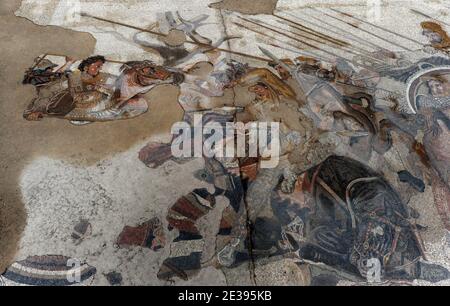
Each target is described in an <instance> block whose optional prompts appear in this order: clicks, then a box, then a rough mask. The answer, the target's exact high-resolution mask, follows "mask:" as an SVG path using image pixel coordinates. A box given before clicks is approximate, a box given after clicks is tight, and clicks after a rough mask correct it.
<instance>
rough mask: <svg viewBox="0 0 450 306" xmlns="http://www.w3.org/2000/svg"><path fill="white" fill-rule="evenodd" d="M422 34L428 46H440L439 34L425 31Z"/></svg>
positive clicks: (440, 38)
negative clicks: (428, 43)
mask: <svg viewBox="0 0 450 306" xmlns="http://www.w3.org/2000/svg"><path fill="white" fill-rule="evenodd" d="M422 34H423V35H424V36H425V37H427V38H428V41H429V42H430V44H440V43H441V42H442V41H443V38H442V36H441V34H439V33H437V32H434V31H431V30H427V29H425V30H423V32H422Z"/></svg>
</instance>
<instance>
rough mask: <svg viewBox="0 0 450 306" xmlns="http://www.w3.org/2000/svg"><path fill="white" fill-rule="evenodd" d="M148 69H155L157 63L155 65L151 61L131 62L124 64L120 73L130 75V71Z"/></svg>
mask: <svg viewBox="0 0 450 306" xmlns="http://www.w3.org/2000/svg"><path fill="white" fill-rule="evenodd" d="M147 67H152V68H153V67H155V63H153V62H152V61H150V60H144V61H129V62H126V63H125V64H123V65H122V66H121V67H120V72H122V73H125V74H126V73H128V72H130V71H133V70H136V69H143V68H147Z"/></svg>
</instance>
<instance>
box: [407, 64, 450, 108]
mask: <svg viewBox="0 0 450 306" xmlns="http://www.w3.org/2000/svg"><path fill="white" fill-rule="evenodd" d="M437 77H439V78H440V79H445V80H447V81H448V82H450V66H441V67H434V68H429V69H425V70H421V71H420V72H418V73H417V74H416V75H414V76H413V77H412V78H411V79H410V81H409V83H408V87H407V90H406V98H407V102H408V106H409V108H410V109H411V111H412V112H413V113H414V114H417V110H418V104H417V102H418V97H419V96H427V95H431V93H430V89H429V87H428V84H427V81H428V80H430V79H433V78H437Z"/></svg>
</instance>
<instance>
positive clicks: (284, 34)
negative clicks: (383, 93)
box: [238, 16, 384, 64]
mask: <svg viewBox="0 0 450 306" xmlns="http://www.w3.org/2000/svg"><path fill="white" fill-rule="evenodd" d="M238 18H239V19H242V20H244V21H246V22H249V23H252V24H253V25H256V26H259V27H263V28H265V29H267V30H270V31H272V32H275V33H277V34H280V35H283V36H285V37H287V38H290V39H292V40H295V41H297V42H300V43H302V44H304V45H306V46H308V47H310V48H313V49H316V50H320V51H322V52H325V53H327V52H328V51H326V50H324V49H320V48H319V47H317V46H315V45H312V44H310V43H307V42H305V41H303V40H300V39H298V38H296V37H293V36H291V35H288V34H286V33H284V32H282V31H286V30H284V29H279V30H277V29H276V28H275V29H274V28H271V27H268V26H265V25H264V24H262V23H259V22H256V21H253V20H250V19H246V18H243V17H239V16H238ZM288 32H289V31H288ZM289 33H292V32H289ZM292 34H295V33H292ZM297 35H298V36H300V37H302V38H306V39H309V40H312V41H315V42H319V43H322V42H321V41H317V40H315V39H312V38H309V37H305V36H302V35H299V34H297ZM343 50H344V51H346V52H349V53H351V54H353V55H358V56H364V55H362V54H360V53H357V52H354V51H352V50H347V49H343ZM328 54H330V53H328ZM331 54H332V55H333V56H336V55H335V54H333V53H331ZM364 57H366V58H369V59H371V60H374V61H377V62H379V63H383V64H384V62H383V61H381V60H379V59H376V58H372V57H367V56H364Z"/></svg>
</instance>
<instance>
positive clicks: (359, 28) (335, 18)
mask: <svg viewBox="0 0 450 306" xmlns="http://www.w3.org/2000/svg"><path fill="white" fill-rule="evenodd" d="M312 9H313V10H316V11H318V12H320V13H322V14H324V15H325V16H328V17H330V18H333V19H334V20H337V21H340V22H344V23H346V24H348V25H349V26H351V27H352V28H355V29H358V30H360V31H362V32H364V33H366V34H369V35H372V36H374V37H376V38H378V39H380V40H382V41H384V42H387V43H389V44H391V45H394V46H396V47H399V48H402V49H403V50H405V51H410V52H414V51H413V50H411V49H409V48H407V47H404V46H402V45H400V44H397V43H396V42H392V41H390V40H388V39H386V38H384V37H382V36H380V35H377V34H375V33H373V32H370V31H368V30H365V29H363V28H361V27H358V26H357V25H354V24H353V23H351V22H347V21H345V20H342V19H339V18H338V17H335V16H333V15H330V14H327V13H325V12H323V11H321V10H319V9H316V8H312Z"/></svg>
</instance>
